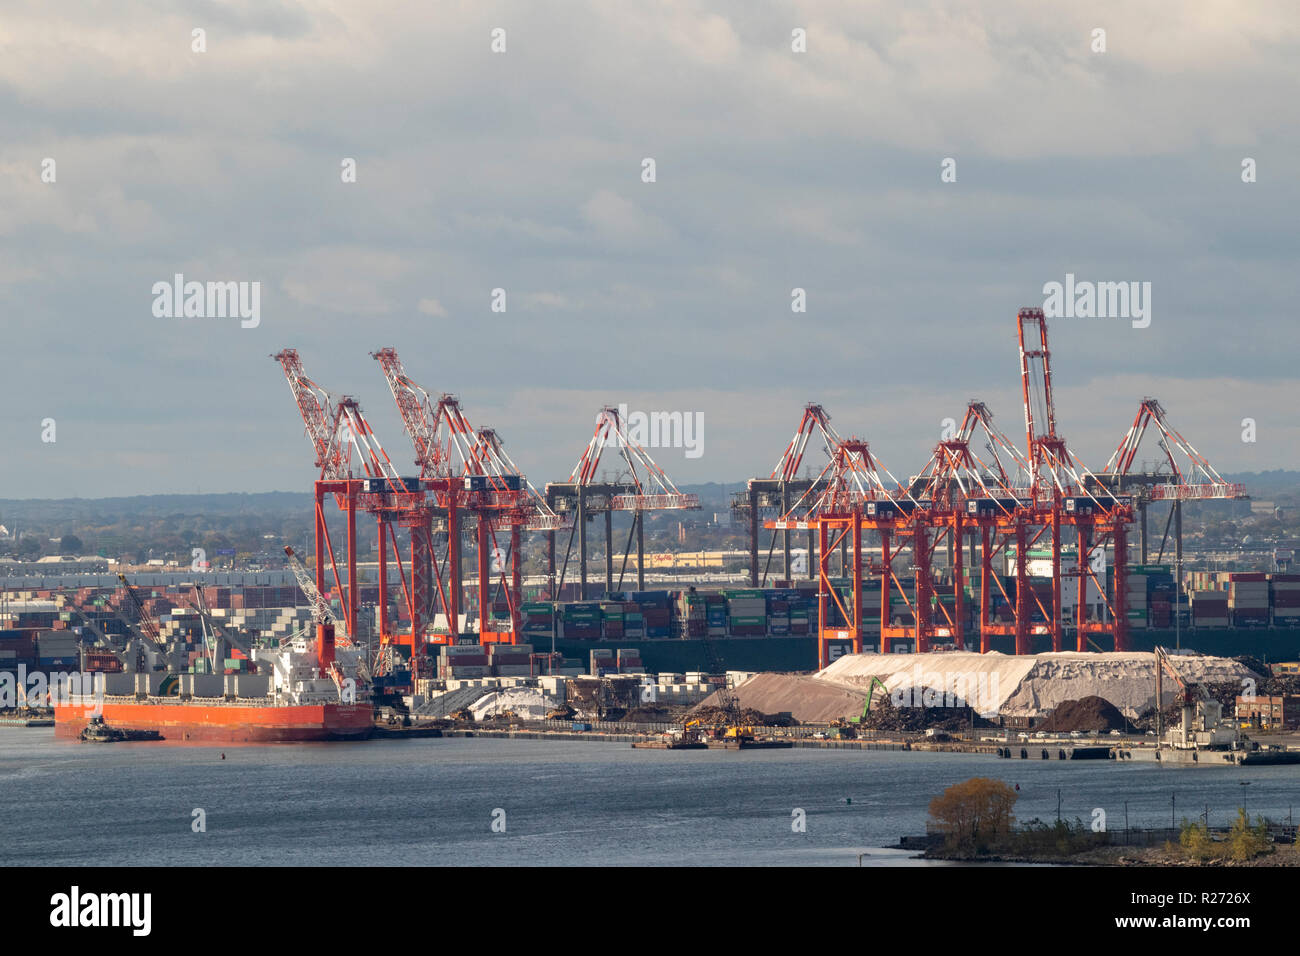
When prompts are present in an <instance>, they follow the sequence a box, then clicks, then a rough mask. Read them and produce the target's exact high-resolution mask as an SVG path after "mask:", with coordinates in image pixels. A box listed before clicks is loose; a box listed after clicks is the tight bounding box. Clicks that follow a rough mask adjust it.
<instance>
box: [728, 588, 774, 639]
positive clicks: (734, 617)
mask: <svg viewBox="0 0 1300 956" xmlns="http://www.w3.org/2000/svg"><path fill="white" fill-rule="evenodd" d="M723 593H724V594H725V595H726V598H727V630H728V633H730V634H731V636H732V637H763V636H764V635H766V634H767V598H766V597H764V595H763V592H762V591H758V590H743V591H725V592H723Z"/></svg>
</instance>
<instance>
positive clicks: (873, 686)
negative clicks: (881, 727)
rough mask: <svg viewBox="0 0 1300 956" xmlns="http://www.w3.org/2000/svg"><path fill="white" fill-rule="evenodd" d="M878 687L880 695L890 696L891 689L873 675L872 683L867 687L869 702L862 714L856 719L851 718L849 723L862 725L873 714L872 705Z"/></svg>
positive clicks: (864, 706)
mask: <svg viewBox="0 0 1300 956" xmlns="http://www.w3.org/2000/svg"><path fill="white" fill-rule="evenodd" d="M877 687H879V688H880V693H881V694H882V695H884V696H886V697H888V696H889V688H888V687H886V686H885V682H884V681H882V680H881V679H880V678H879V677H876V676H875V675H874V674H873V675H872V677H871V683H870V684H869V685H867V701H866V703H865V704H864V705H863V707H862V713H860V714H858V716H856V717H850V718H849V723H851V724H860V723H862V722H863V721H864V720H866V719H867V715H868V714H869V713H871V704H872V702H873V701H874V700H875V694H876V688H877Z"/></svg>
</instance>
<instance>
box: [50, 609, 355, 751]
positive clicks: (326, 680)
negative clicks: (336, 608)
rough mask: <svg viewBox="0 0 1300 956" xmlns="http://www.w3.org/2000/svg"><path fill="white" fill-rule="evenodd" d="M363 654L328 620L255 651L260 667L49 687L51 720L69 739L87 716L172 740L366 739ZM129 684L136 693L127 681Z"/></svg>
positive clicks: (113, 676) (113, 677)
mask: <svg viewBox="0 0 1300 956" xmlns="http://www.w3.org/2000/svg"><path fill="white" fill-rule="evenodd" d="M362 654H363V652H362V651H361V650H360V649H359V648H356V647H338V648H335V646H334V628H333V626H332V625H330V624H318V625H317V627H316V638H315V640H311V639H309V638H307V637H296V638H293V639H292V640H290V641H288V642H286V643H284V644H282V645H281V646H279V647H276V648H259V649H256V650H255V651H254V655H255V657H254V660H256V662H257V664H258V667H259V670H260V671H262V673H259V674H238V675H235V674H226V675H219V674H211V675H198V674H168V673H165V672H153V673H149V672H142V673H135V674H102V675H96V687H95V692H94V693H91V694H77V693H65V694H60V695H54V696H55V699H54V728H55V735H56V736H59V737H71V738H77V737H79V736H80V734H81V732H82V730H84V729H85V728H86V726H87V725H88V724H89V723H90V721H91V719H92V718H93V717H102V718H103V721H104V723H106V724H107V725H109V726H110V727H113V728H115V729H119V730H125V731H156V732H157V733H159V734H160V735H161V736H162V738H163V739H164V740H167V741H171V742H174V743H189V742H193V743H277V742H300V741H313V740H347V739H363V738H365V737H368V736H369V735H370V733H371V730H372V729H373V723H374V718H373V708H372V706H371V703H370V700H369V686H368V684H369V681H368V679H367V674H368V672H367V669H366V667H365V664H364V658H363V656H362ZM131 687H134V692H130V688H131Z"/></svg>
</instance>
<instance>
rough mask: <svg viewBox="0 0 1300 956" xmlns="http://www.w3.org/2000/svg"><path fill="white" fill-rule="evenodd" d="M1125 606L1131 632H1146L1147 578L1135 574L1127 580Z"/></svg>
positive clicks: (1143, 575)
mask: <svg viewBox="0 0 1300 956" xmlns="http://www.w3.org/2000/svg"><path fill="white" fill-rule="evenodd" d="M1124 588H1125V594H1124V604H1125V606H1126V607H1127V608H1128V626H1129V629H1130V630H1145V629H1146V627H1147V615H1148V608H1147V576H1146V575H1145V574H1139V573H1134V574H1130V575H1128V576H1127V578H1126V579H1125V585H1124Z"/></svg>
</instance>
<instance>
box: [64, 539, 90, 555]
mask: <svg viewBox="0 0 1300 956" xmlns="http://www.w3.org/2000/svg"><path fill="white" fill-rule="evenodd" d="M85 547H86V546H85V545H84V544H82V543H81V539H80V538H78V537H77V536H76V535H75V534H65V535H64V536H63V537H62V538H60V539H59V554H80V553H81V552H82V551H83V550H85Z"/></svg>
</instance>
